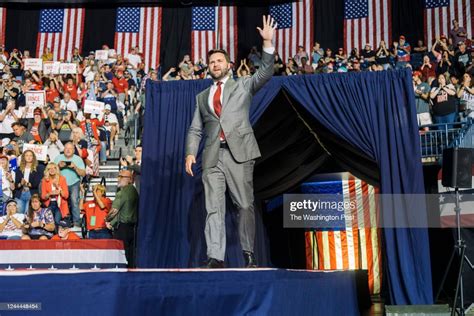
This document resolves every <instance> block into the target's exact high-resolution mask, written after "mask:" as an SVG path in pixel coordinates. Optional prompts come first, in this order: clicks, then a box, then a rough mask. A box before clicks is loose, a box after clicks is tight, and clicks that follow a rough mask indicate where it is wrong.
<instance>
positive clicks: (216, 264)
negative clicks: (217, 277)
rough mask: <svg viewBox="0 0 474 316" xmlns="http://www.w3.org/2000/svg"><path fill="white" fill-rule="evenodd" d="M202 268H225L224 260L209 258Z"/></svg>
mask: <svg viewBox="0 0 474 316" xmlns="http://www.w3.org/2000/svg"><path fill="white" fill-rule="evenodd" d="M202 268H204V269H223V268H224V261H220V260H217V259H214V258H209V259H207V262H206V265H204V266H203V267H202Z"/></svg>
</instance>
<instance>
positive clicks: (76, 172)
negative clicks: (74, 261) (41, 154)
mask: <svg viewBox="0 0 474 316" xmlns="http://www.w3.org/2000/svg"><path fill="white" fill-rule="evenodd" d="M74 149H75V147H74V145H73V144H72V143H67V144H66V145H64V154H61V155H59V156H57V157H56V159H55V161H54V162H55V163H56V164H57V165H58V167H59V169H60V170H61V175H62V176H64V177H65V178H66V182H67V186H68V190H69V201H70V204H71V213H72V220H73V222H74V226H76V227H80V226H81V218H80V210H79V191H80V188H79V186H80V185H81V178H82V177H84V176H85V175H86V170H85V168H86V167H85V165H84V161H83V160H82V158H81V157H79V156H77V155H75V154H74Z"/></svg>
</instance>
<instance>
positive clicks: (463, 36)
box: [449, 19, 467, 47]
mask: <svg viewBox="0 0 474 316" xmlns="http://www.w3.org/2000/svg"><path fill="white" fill-rule="evenodd" d="M452 23H453V28H452V29H451V31H449V38H450V39H451V40H452V43H453V46H454V47H456V46H457V45H458V43H459V42H464V41H466V40H467V33H466V29H465V28H464V27H462V26H459V22H458V20H456V19H454V20H453V21H452Z"/></svg>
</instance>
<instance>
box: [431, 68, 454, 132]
mask: <svg viewBox="0 0 474 316" xmlns="http://www.w3.org/2000/svg"><path fill="white" fill-rule="evenodd" d="M455 95H456V89H455V88H454V86H453V85H452V84H451V83H447V80H446V76H445V75H444V74H440V75H439V76H438V86H437V87H433V88H432V89H431V92H430V98H431V100H432V102H433V113H434V121H435V123H437V124H440V123H454V122H455V120H456V100H455Z"/></svg>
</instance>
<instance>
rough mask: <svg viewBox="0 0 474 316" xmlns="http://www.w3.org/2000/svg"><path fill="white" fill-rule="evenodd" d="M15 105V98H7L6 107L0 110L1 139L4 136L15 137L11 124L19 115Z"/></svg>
mask: <svg viewBox="0 0 474 316" xmlns="http://www.w3.org/2000/svg"><path fill="white" fill-rule="evenodd" d="M15 106H16V102H15V100H14V99H9V100H8V102H7V106H6V108H5V109H4V110H2V111H1V112H0V122H1V124H0V137H1V138H2V139H3V138H6V137H7V138H10V139H13V137H15V134H14V133H13V127H12V125H13V123H15V122H17V121H18V120H19V119H20V117H21V113H20V110H16V109H15Z"/></svg>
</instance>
